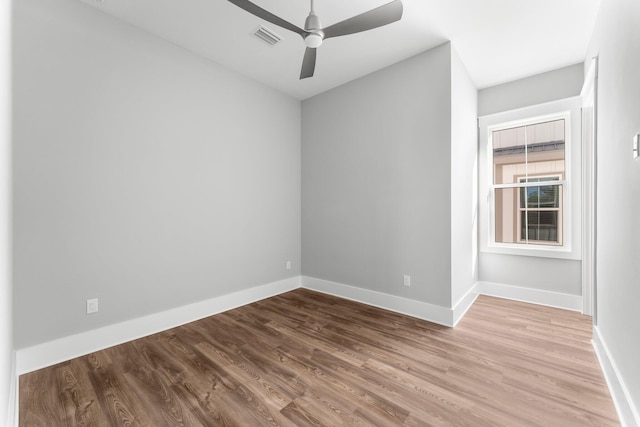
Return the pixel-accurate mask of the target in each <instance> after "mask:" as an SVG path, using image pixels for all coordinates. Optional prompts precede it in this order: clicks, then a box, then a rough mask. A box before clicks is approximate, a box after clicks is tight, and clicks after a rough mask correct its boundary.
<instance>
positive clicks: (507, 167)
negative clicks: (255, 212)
mask: <svg viewBox="0 0 640 427" xmlns="http://www.w3.org/2000/svg"><path fill="white" fill-rule="evenodd" d="M491 140H492V144H493V182H494V184H515V183H517V182H518V179H519V177H524V176H526V173H527V172H526V156H527V154H526V146H525V127H524V126H520V127H517V128H513V129H504V130H499V131H495V132H493V133H492V137H491Z"/></svg>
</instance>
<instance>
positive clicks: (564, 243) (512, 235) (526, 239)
mask: <svg viewBox="0 0 640 427" xmlns="http://www.w3.org/2000/svg"><path fill="white" fill-rule="evenodd" d="M478 125H479V128H480V134H479V136H480V151H479V155H480V159H479V160H480V162H479V195H480V198H479V219H480V221H479V231H480V233H479V237H480V242H479V243H480V248H479V249H480V251H481V252H493V253H502V254H512V255H523V256H542V257H552V258H569V259H580V240H581V239H580V232H579V231H580V229H581V228H580V227H581V225H580V224H581V217H580V210H579V209H578V210H575V209H572V207H574V206H577V207H579V206H580V200H581V199H580V196H581V180H580V156H581V155H580V144H572V143H571V141H572V140H574V141H575V140H578V141H579V133H580V100H579V98H578V97H575V98H568V99H565V100H561V101H554V102H550V103H547V104H541V105H536V106H532V107H526V108H521V109H518V110H512V111H506V112H503V113H496V114H493V115H490V116H484V117H481V118H480V119H479V121H478Z"/></svg>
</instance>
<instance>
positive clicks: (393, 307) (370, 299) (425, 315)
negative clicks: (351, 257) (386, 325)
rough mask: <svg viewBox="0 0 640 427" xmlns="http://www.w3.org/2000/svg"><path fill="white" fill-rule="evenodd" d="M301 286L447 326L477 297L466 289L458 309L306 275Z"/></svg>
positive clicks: (453, 323) (458, 317)
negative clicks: (466, 291)
mask: <svg viewBox="0 0 640 427" xmlns="http://www.w3.org/2000/svg"><path fill="white" fill-rule="evenodd" d="M302 287H303V288H307V289H311V290H313V291H318V292H323V293H325V294H330V295H335V296H337V297H340V298H345V299H348V300H352V301H356V302H361V303H363V304H367V305H371V306H374V307H378V308H383V309H385V310H389V311H394V312H396V313H401V314H406V315H408V316H412V317H416V318H418V319H423V320H427V321H429V322H433V323H437V324H440V325H444V326H449V327H453V326H454V325H455V323H457V321H458V320H460V318H461V317H462V316H463V315H464V313H466V311H467V309H468V308H469V307H470V306H471V304H473V301H475V298H476V296H477V295H475V294H473V293H472V292H471V291H470V292H469V293H467V294H466V295H465V297H463V298H462V299H461V301H460V302H459V304H458V305H459V306H460V307H459V308H456V309H451V308H447V307H442V306H439V305H435V304H429V303H426V302H421V301H415V300H412V299H408V298H403V297H398V296H395V295H390V294H385V293H382V292H377V291H372V290H369V289H363V288H358V287H355V286H349V285H344V284H342V283H337V282H331V281H329V280H324V279H317V278H315V277H309V276H302ZM456 313H457V319H456V316H455V314H456Z"/></svg>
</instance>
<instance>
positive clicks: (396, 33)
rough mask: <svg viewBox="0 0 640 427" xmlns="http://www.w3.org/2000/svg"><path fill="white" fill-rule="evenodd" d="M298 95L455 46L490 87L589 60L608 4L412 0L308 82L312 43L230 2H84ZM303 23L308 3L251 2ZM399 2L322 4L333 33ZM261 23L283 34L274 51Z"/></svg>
mask: <svg viewBox="0 0 640 427" xmlns="http://www.w3.org/2000/svg"><path fill="white" fill-rule="evenodd" d="M83 1H84V2H85V3H86V4H89V5H91V6H94V7H96V8H98V9H100V10H103V11H104V12H106V13H109V14H111V15H113V16H115V17H117V18H120V19H122V20H124V21H126V22H129V23H131V24H133V25H135V26H137V27H140V28H143V29H145V30H147V31H149V32H150V33H152V34H155V35H157V36H159V37H162V38H164V39H166V40H169V41H171V42H173V43H175V44H177V45H179V46H182V47H184V48H186V49H188V50H190V51H193V52H195V53H197V54H199V55H201V56H204V57H206V58H210V59H211V60H213V61H215V62H217V63H220V64H223V65H225V66H227V67H228V68H231V69H233V70H236V71H238V72H240V73H242V74H244V75H246V76H249V77H251V78H253V79H255V80H258V81H260V82H262V83H264V84H266V85H268V86H271V87H273V88H275V89H277V90H280V91H282V92H285V93H287V94H289V95H291V96H293V97H295V98H298V99H305V98H308V97H310V96H313V95H316V94H318V93H321V92H324V91H326V90H328V89H331V88H333V87H336V86H339V85H341V84H343V83H346V82H348V81H350V80H353V79H356V78H358V77H361V76H363V75H365V74H368V73H371V72H373V71H376V70H378V69H381V68H384V67H386V66H388V65H391V64H393V63H395V62H398V61H400V60H403V59H405V58H408V57H410V56H413V55H415V54H418V53H420V52H423V51H425V50H428V49H431V48H433V47H435V46H438V45H440V44H442V43H444V42H446V41H448V40H451V41H452V42H453V45H454V48H455V49H456V51H457V52H458V54H459V55H460V57H461V59H462V61H463V63H464V64H465V65H466V67H467V70H468V71H469V74H470V75H471V78H472V79H473V81H474V82H475V84H476V86H477V87H478V88H479V89H481V88H485V87H490V86H494V85H497V84H500V83H505V82H508V81H512V80H516V79H519V78H522V77H526V76H530V75H533V74H538V73H541V72H545V71H549V70H553V69H556V68H561V67H564V66H567V65H572V64H575V63H578V62H582V61H583V60H584V56H585V54H586V50H587V46H588V43H589V40H590V37H591V32H592V30H593V26H594V23H595V18H596V14H597V11H598V8H599V3H600V0H403V4H404V14H403V17H402V19H401V20H400V21H398V22H395V23H393V24H390V25H387V26H385V27H381V28H378V29H374V30H371V31H367V32H364V33H359V34H354V35H349V36H344V37H337V38H333V39H329V40H326V41H325V42H324V43H323V44H322V46H321V47H320V48H319V49H318V58H317V65H316V71H315V75H314V77H311V78H309V79H305V80H299V75H300V67H301V64H302V56H303V54H304V49H305V46H304V42H303V40H302V38H301V37H300V36H299V35H297V34H295V33H292V32H290V31H288V30H285V29H282V28H280V27H277V26H275V25H273V24H271V23H267V22H264V21H262V20H260V19H258V18H256V17H254V16H253V15H250V14H249V13H247V12H245V11H244V10H242V9H240V8H238V7H237V6H235V5H233V4H232V3H229V2H228V1H226V0H83ZM252 1H253V2H254V3H255V4H257V5H258V6H260V7H262V8H264V9H266V10H268V11H270V12H272V13H273V14H275V15H278V16H280V17H281V18H283V19H285V20H287V21H289V22H291V23H293V24H295V25H297V26H298V27H304V20H305V18H306V16H307V14H308V13H309V2H308V0H252ZM389 1H390V0H349V1H345V0H316V2H315V3H316V4H315V9H316V13H317V14H318V16H319V17H320V19H321V21H322V25H323V26H324V27H326V26H329V25H331V24H333V23H335V22H339V21H342V20H344V19H347V18H350V17H352V16H354V15H357V14H360V13H363V12H366V11H368V10H370V9H373V8H375V7H378V6H381V5H383V4H385V3H388V2H389ZM260 24H264V25H265V26H266V27H268V28H269V29H271V30H272V31H274V32H276V33H278V34H279V35H280V36H283V37H284V40H283V41H282V42H280V43H279V44H277V45H276V46H268V45H266V44H265V43H264V42H262V41H260V40H258V39H257V38H255V37H254V36H253V35H252V33H253V32H254V31H255V30H256V29H257V28H258V26H259V25H260Z"/></svg>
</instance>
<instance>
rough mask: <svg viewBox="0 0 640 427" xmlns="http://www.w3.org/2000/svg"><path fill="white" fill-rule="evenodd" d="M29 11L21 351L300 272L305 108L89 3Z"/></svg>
mask: <svg viewBox="0 0 640 427" xmlns="http://www.w3.org/2000/svg"><path fill="white" fill-rule="evenodd" d="M14 7H15V20H14V37H15V38H14V47H15V52H14V73H15V84H14V89H15V92H14V95H15V103H14V108H15V117H14V126H15V153H14V165H15V175H14V179H15V183H14V190H15V199H14V203H15V206H14V213H15V218H16V220H15V224H14V230H15V247H14V251H15V297H14V298H15V302H14V312H15V325H16V327H15V338H16V347H17V348H22V347H25V346H29V345H32V344H36V343H41V342H45V341H48V340H52V339H54V338H58V337H62V336H66V335H69V334H73V333H78V332H81V331H87V330H91V329H94V328H97V327H99V326H103V325H107V324H113V323H116V322H120V321H124V320H127V319H131V318H136V317H139V316H143V315H146V314H150V313H155V312H160V311H164V310H167V309H170V308H174V307H177V306H181V305H185V304H188V303H192V302H196V301H201V300H205V299H208V298H212V297H216V296H220V295H223V294H226V293H230V292H233V291H237V290H240V289H247V288H249V287H253V286H256V285H261V284H265V283H269V282H272V281H276V280H280V279H283V278H285V277H289V276H294V275H299V274H300V122H301V120H300V103H299V102H298V101H295V100H293V99H291V98H288V97H286V96H284V95H282V94H279V93H277V92H275V91H274V90H271V89H268V88H266V87H264V86H262V85H260V84H258V83H256V82H253V81H251V80H248V79H246V78H243V77H241V76H239V75H238V74H236V73H233V72H230V71H227V70H225V69H223V68H222V67H220V66H218V65H216V64H214V63H212V62H209V61H206V60H204V59H201V58H199V57H197V56H195V55H193V54H191V53H189V52H187V51H185V50H183V49H181V48H178V47H176V46H174V45H171V44H169V43H166V42H164V41H162V40H160V39H158V38H156V37H153V36H151V35H148V34H147V33H144V32H142V31H140V30H138V29H135V28H134V27H131V26H128V25H127V24H124V23H121V22H119V21H117V20H115V19H113V18H110V17H108V16H106V15H104V14H102V13H100V12H99V11H96V10H94V9H92V8H90V7H88V6H85V5H82V4H81V3H80V2H77V1H72V0H58V1H55V2H51V1H47V0H21V1H19V2H15V3H14ZM286 260H291V261H292V262H293V269H292V270H291V271H286V270H285V262H286ZM88 298H99V300H100V312H99V313H97V314H95V315H90V316H87V315H86V314H85V302H86V299H88Z"/></svg>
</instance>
